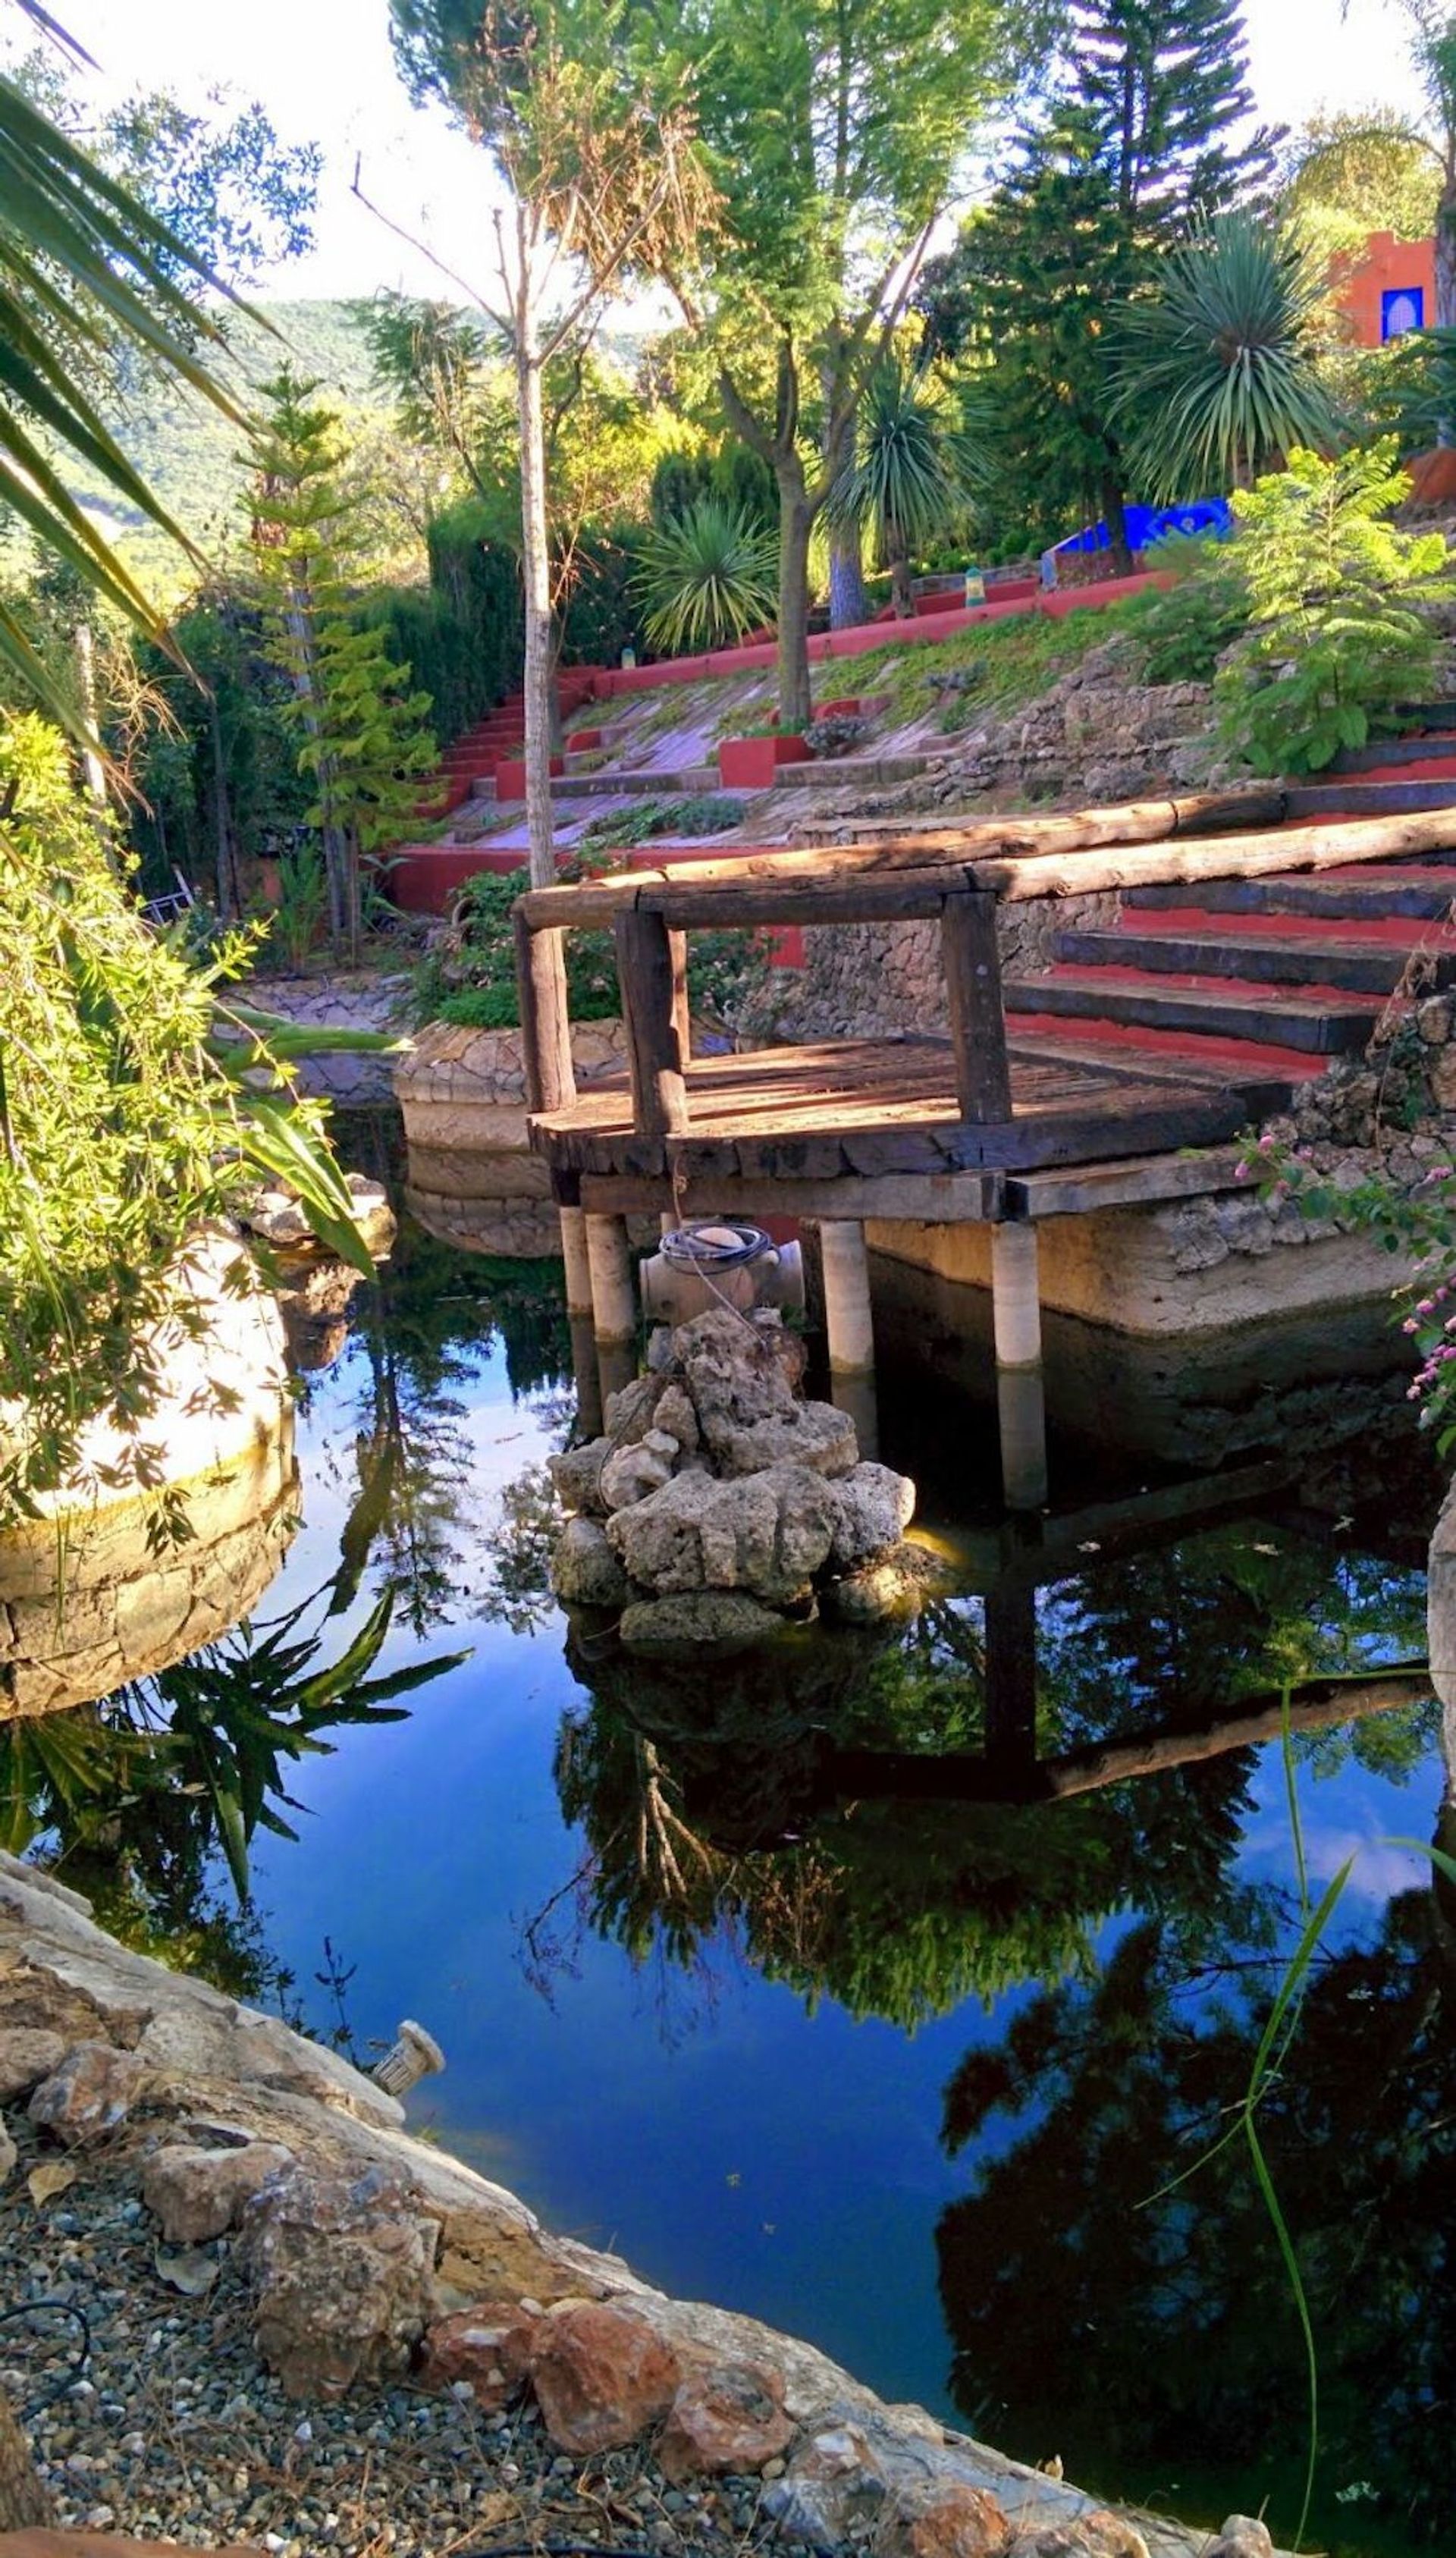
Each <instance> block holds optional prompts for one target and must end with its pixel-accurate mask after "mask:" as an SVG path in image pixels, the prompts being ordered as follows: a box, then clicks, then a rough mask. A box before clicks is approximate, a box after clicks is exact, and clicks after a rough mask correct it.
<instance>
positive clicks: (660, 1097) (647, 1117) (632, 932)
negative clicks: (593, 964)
mask: <svg viewBox="0 0 1456 2558" xmlns="http://www.w3.org/2000/svg"><path fill="white" fill-rule="evenodd" d="M613 930H614V933H615V936H616V943H617V979H618V983H619V985H620V986H621V988H622V1018H623V1022H624V1024H625V1027H626V1031H627V1047H628V1063H629V1066H630V1068H631V1072H632V1117H633V1124H634V1126H635V1127H636V1129H637V1130H638V1132H639V1133H640V1134H641V1135H642V1136H645V1137H668V1136H672V1137H677V1136H682V1135H684V1134H685V1133H686V1129H687V1087H686V1084H685V1083H684V1081H683V1066H684V1059H683V1056H682V1051H681V1047H680V1045H679V1019H678V1003H679V988H680V986H682V985H683V984H685V978H684V977H683V975H682V973H681V972H680V971H679V969H678V967H677V965H676V954H675V953H674V950H673V946H672V944H673V935H672V934H671V933H669V932H668V930H667V927H666V925H665V924H663V923H662V921H661V919H660V917H658V916H655V915H644V914H642V913H640V912H635V913H630V914H624V915H619V916H618V918H617V921H616V924H615V925H614V926H613Z"/></svg>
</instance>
